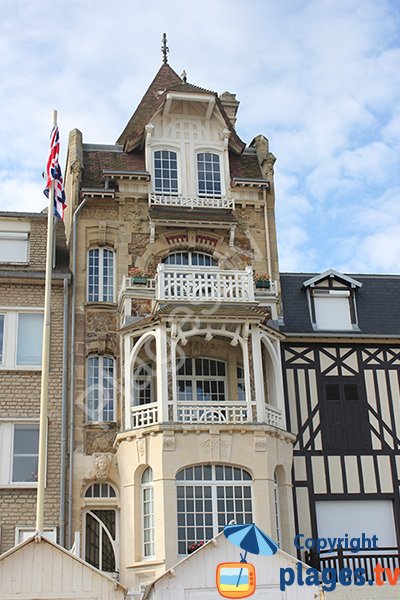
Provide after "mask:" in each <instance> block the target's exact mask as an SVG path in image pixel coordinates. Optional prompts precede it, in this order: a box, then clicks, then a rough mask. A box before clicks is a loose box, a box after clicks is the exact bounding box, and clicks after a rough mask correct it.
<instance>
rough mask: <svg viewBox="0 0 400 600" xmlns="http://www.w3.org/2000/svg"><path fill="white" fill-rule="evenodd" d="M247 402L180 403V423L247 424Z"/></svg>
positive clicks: (178, 411) (178, 410) (178, 408)
mask: <svg viewBox="0 0 400 600" xmlns="http://www.w3.org/2000/svg"><path fill="white" fill-rule="evenodd" d="M247 408H248V407H247V404H246V403H245V402H240V403H239V402H214V403H211V402H203V403H202V404H193V403H192V402H178V405H177V413H178V422H179V423H233V424H235V423H246V422H247V421H248V420H249V419H248V414H247Z"/></svg>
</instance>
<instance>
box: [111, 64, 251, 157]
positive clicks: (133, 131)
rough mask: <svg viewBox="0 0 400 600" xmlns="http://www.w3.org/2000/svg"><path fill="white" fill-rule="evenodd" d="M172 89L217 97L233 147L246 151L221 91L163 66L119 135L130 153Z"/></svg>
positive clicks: (121, 142)
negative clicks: (204, 85)
mask: <svg viewBox="0 0 400 600" xmlns="http://www.w3.org/2000/svg"><path fill="white" fill-rule="evenodd" d="M168 92H184V93H193V94H208V95H210V94H211V95H213V96H215V103H216V106H217V107H218V110H219V111H220V113H221V116H222V118H223V119H224V122H225V125H226V127H227V129H228V130H229V131H230V133H231V136H230V140H229V143H230V146H231V148H232V149H233V150H234V151H235V152H237V153H238V154H240V153H241V152H243V150H244V148H245V146H246V144H245V143H244V142H243V141H242V140H241V139H240V138H239V136H238V134H237V133H236V131H235V129H234V127H233V125H232V123H231V121H230V119H229V117H228V115H227V114H226V112H225V109H224V107H223V106H222V102H221V100H220V99H219V98H218V94H217V93H216V92H213V91H211V90H206V89H205V88H201V87H198V86H196V85H193V84H192V83H187V82H184V81H182V79H181V78H180V77H179V75H178V74H177V73H176V72H175V71H174V70H173V69H172V68H171V67H170V66H169V64H163V65H161V67H160V69H159V70H158V72H157V74H156V76H155V77H154V79H153V81H152V82H151V84H150V86H149V88H148V90H147V91H146V93H145V95H144V96H143V98H142V100H141V101H140V103H139V106H138V107H137V108H136V110H135V112H134V113H133V115H132V117H131V118H130V119H129V121H128V123H127V125H126V127H125V129H124V130H123V132H122V133H121V135H120V136H119V138H118V140H117V142H116V143H117V144H122V145H123V147H124V150H125V151H126V152H130V151H131V150H133V149H134V148H136V147H137V146H138V145H139V144H140V143H141V141H142V136H143V133H144V128H145V126H146V124H147V123H148V122H149V121H150V119H151V117H152V116H153V115H154V113H155V112H156V111H157V110H158V109H159V108H160V106H162V104H163V103H164V102H165V100H166V98H167V94H168Z"/></svg>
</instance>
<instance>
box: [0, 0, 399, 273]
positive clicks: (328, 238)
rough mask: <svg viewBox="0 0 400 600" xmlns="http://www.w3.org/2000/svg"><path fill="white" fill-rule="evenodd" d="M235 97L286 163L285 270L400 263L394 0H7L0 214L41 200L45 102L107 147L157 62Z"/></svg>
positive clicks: (281, 236)
mask: <svg viewBox="0 0 400 600" xmlns="http://www.w3.org/2000/svg"><path fill="white" fill-rule="evenodd" d="M164 31H166V32H167V34H168V40H169V47H170V55H169V62H170V64H171V66H172V67H173V68H174V69H175V70H176V71H177V72H178V74H180V73H181V72H182V70H183V69H186V71H187V74H188V81H190V82H192V83H195V84H197V85H200V86H204V87H206V88H209V89H213V90H215V91H217V92H219V93H221V92H224V91H226V90H228V91H230V92H233V93H236V95H237V98H238V99H239V100H240V102H241V105H240V108H239V114H238V123H237V128H238V132H239V134H240V136H241V137H242V139H243V140H244V141H246V142H247V143H250V142H251V140H252V139H253V137H254V136H255V135H257V134H259V133H263V134H264V135H265V136H266V137H268V139H269V140H270V149H271V151H272V152H273V153H274V154H275V156H276V157H277V162H276V168H275V172H276V212H277V223H278V241H279V251H280V267H281V270H284V271H293V270H303V271H322V270H325V269H327V268H329V267H334V268H336V269H338V270H341V271H346V272H353V273H357V272H373V273H396V272H397V273H398V272H400V2H399V1H398V0H396V1H393V2H389V1H388V0H309V1H307V0H281V1H280V2H276V0H264V1H261V0H214V2H212V1H210V0H202V2H197V3H195V2H187V1H186V2H185V1H183V0H169V2H165V1H164V2H159V0H153V2H148V3H144V2H138V1H137V0H113V2H109V0H107V1H105V0H79V1H77V0H69V1H68V2H67V1H66V0H59V1H57V0H53V1H52V2H49V1H48V0H41V1H40V2H39V1H38V0H8V2H7V1H5V2H3V3H2V6H1V20H0V74H1V81H2V85H1V87H0V106H1V111H0V210H32V211H37V210H41V209H42V208H43V206H44V204H45V202H44V196H43V195H42V188H43V182H42V180H41V177H40V174H41V172H42V171H43V168H44V164H45V162H46V154H47V145H48V136H49V131H50V128H51V111H52V109H53V108H56V109H58V111H59V125H60V132H61V144H62V148H63V163H62V164H64V161H65V152H66V147H67V140H68V133H69V131H70V130H71V129H73V128H75V127H77V128H78V129H80V130H81V131H82V132H83V137H84V142H92V143H95V142H97V143H113V142H115V140H116V139H117V137H118V135H119V134H120V132H121V131H122V129H123V127H124V125H125V124H126V122H127V120H128V119H129V117H130V115H131V114H132V112H133V110H134V108H135V106H136V105H137V103H138V101H139V100H140V98H141V96H142V95H143V93H144V91H145V90H146V88H147V86H148V84H149V83H150V81H151V80H152V78H153V76H154V74H155V73H156V71H157V69H158V68H159V66H160V64H161V54H160V40H161V36H162V33H163V32H164Z"/></svg>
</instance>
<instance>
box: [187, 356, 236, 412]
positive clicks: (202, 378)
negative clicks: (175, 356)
mask: <svg viewBox="0 0 400 600" xmlns="http://www.w3.org/2000/svg"><path fill="white" fill-rule="evenodd" d="M176 385H177V399H178V402H199V403H203V402H224V401H225V400H226V390H227V376H226V365H225V363H224V362H223V361H222V360H214V359H211V358H184V359H183V360H181V361H179V362H178V365H177V373H176Z"/></svg>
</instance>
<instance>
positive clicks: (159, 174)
mask: <svg viewBox="0 0 400 600" xmlns="http://www.w3.org/2000/svg"><path fill="white" fill-rule="evenodd" d="M154 191H155V192H156V193H161V194H177V193H178V163H177V157H176V152H172V151H171V150H156V152H154Z"/></svg>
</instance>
